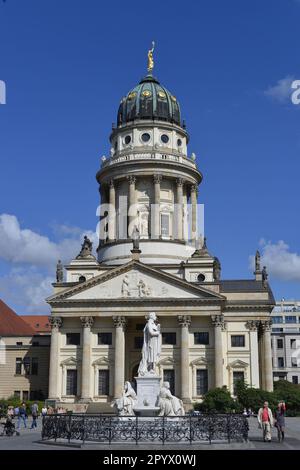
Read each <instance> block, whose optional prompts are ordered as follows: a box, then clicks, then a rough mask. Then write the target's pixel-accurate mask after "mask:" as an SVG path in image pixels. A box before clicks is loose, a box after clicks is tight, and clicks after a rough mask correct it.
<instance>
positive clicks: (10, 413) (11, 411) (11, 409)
mask: <svg viewBox="0 0 300 470" xmlns="http://www.w3.org/2000/svg"><path fill="white" fill-rule="evenodd" d="M7 416H9V417H10V418H11V419H13V417H14V407H13V406H9V407H8V408H7Z"/></svg>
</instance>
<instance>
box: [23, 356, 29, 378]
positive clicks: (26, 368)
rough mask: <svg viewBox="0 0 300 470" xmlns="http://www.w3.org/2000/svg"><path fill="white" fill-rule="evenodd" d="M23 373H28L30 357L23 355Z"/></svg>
mask: <svg viewBox="0 0 300 470" xmlns="http://www.w3.org/2000/svg"><path fill="white" fill-rule="evenodd" d="M23 366H24V373H25V374H26V375H29V374H30V357H24V359H23Z"/></svg>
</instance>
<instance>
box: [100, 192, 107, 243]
mask: <svg viewBox="0 0 300 470" xmlns="http://www.w3.org/2000/svg"><path fill="white" fill-rule="evenodd" d="M99 192H100V198H101V201H100V204H101V207H100V214H101V215H100V231H99V238H100V240H99V246H102V245H103V244H104V243H105V242H106V239H107V236H108V234H107V233H106V224H107V215H108V214H107V211H106V210H104V206H105V205H106V204H107V195H106V187H105V186H104V185H103V184H101V186H100V187H99Z"/></svg>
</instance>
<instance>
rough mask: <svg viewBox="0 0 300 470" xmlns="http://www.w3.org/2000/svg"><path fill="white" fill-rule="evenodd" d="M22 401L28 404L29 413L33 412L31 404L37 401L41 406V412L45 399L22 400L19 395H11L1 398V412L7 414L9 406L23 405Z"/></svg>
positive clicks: (27, 410)
mask: <svg viewBox="0 0 300 470" xmlns="http://www.w3.org/2000/svg"><path fill="white" fill-rule="evenodd" d="M22 403H25V405H26V412H27V414H28V415H30V414H31V406H32V405H33V404H34V403H37V404H38V407H39V412H41V409H42V407H43V406H44V402H43V401H39V400H27V401H25V402H24V401H20V398H18V397H15V396H11V397H9V398H7V399H4V398H2V399H0V410H2V411H1V414H2V415H6V413H7V408H8V407H9V406H13V407H14V408H15V407H16V406H21V405H22Z"/></svg>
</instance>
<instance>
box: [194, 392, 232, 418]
mask: <svg viewBox="0 0 300 470" xmlns="http://www.w3.org/2000/svg"><path fill="white" fill-rule="evenodd" d="M238 407H239V405H238V404H237V403H236V401H235V400H234V399H233V398H232V397H231V395H230V392H229V391H228V390H227V388H226V387H223V388H214V389H212V390H209V391H208V392H207V393H206V394H205V395H204V399H203V402H202V403H197V404H196V405H195V409H196V410H201V411H206V412H215V413H230V412H233V411H237V408H238Z"/></svg>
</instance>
